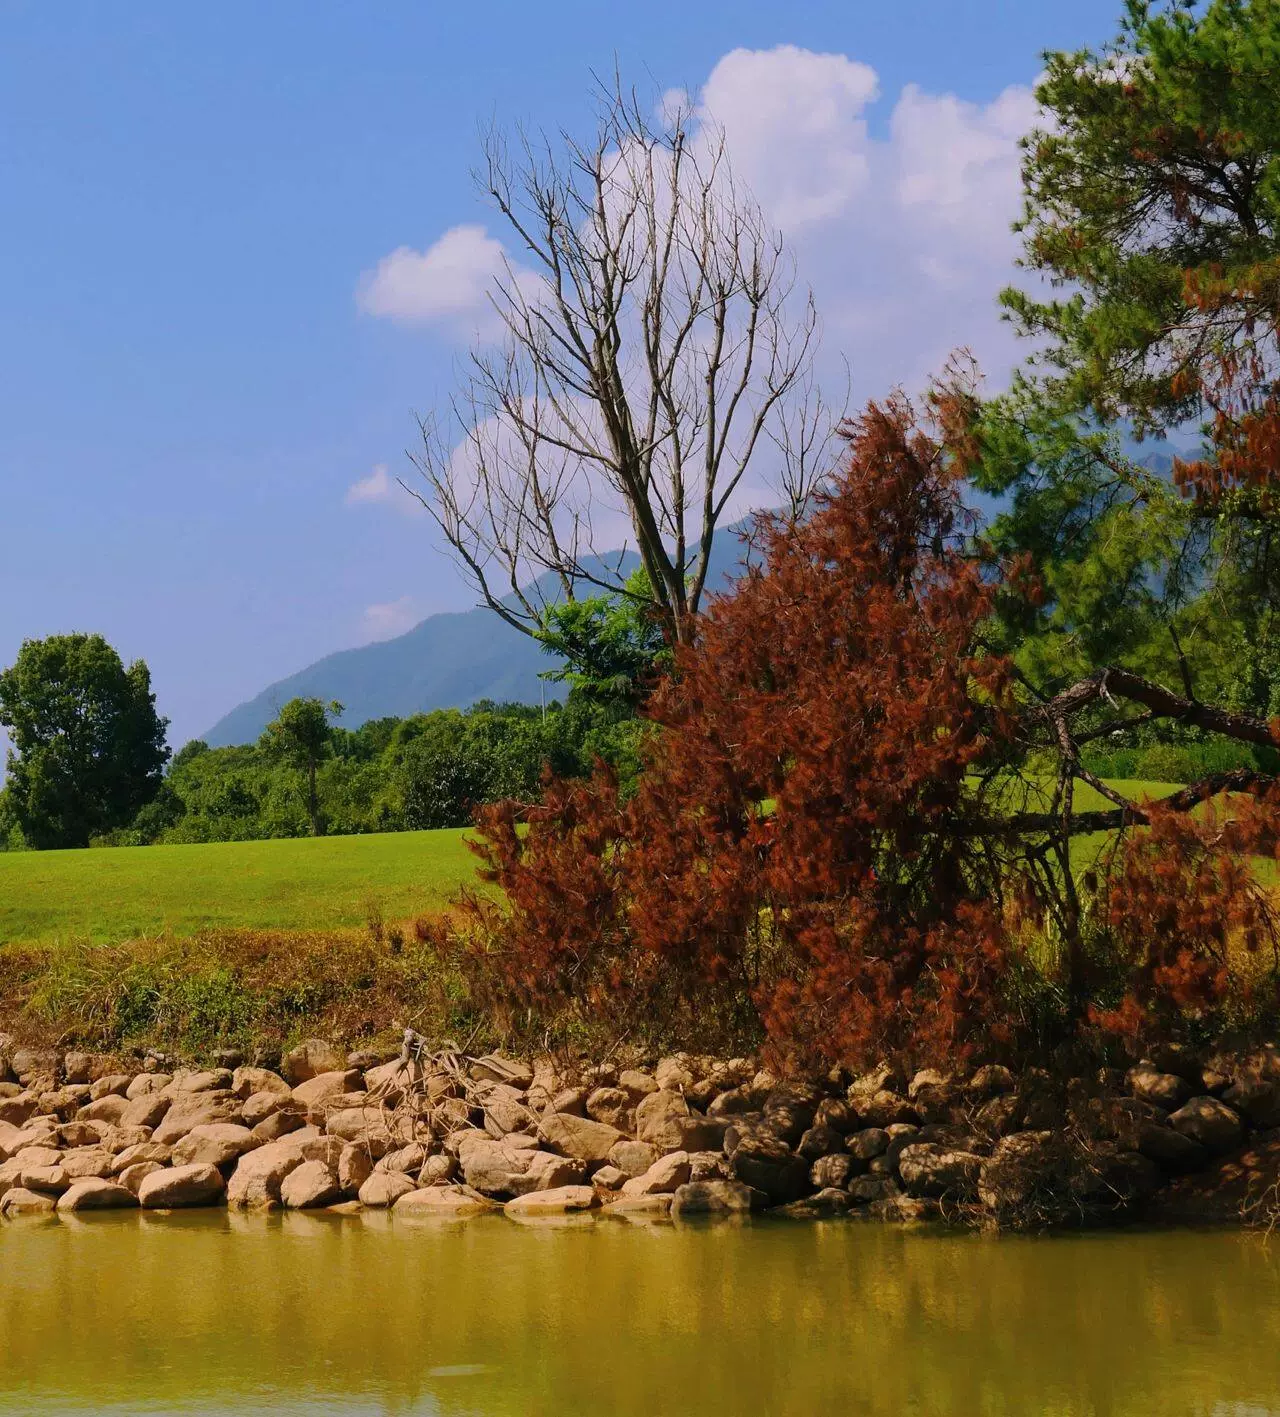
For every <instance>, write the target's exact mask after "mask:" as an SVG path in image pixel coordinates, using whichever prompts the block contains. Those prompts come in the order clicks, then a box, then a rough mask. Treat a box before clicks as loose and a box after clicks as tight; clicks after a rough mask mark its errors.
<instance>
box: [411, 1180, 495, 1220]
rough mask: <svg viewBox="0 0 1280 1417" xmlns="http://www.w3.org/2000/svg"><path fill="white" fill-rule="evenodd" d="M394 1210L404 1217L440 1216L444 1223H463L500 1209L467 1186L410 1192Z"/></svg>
mask: <svg viewBox="0 0 1280 1417" xmlns="http://www.w3.org/2000/svg"><path fill="white" fill-rule="evenodd" d="M394 1209H395V1211H396V1213H397V1214H400V1215H427V1216H440V1217H442V1218H444V1219H450V1220H461V1219H464V1218H466V1217H467V1216H470V1215H483V1214H484V1213H485V1212H486V1211H495V1210H498V1209H499V1206H498V1204H497V1203H496V1202H495V1201H491V1200H489V1199H488V1197H487V1196H482V1195H480V1194H479V1193H478V1192H477V1191H473V1190H471V1189H469V1188H468V1187H467V1186H431V1187H424V1188H422V1189H420V1190H416V1191H406V1192H405V1193H404V1194H403V1195H401V1196H400V1197H399V1198H398V1199H397V1200H396V1202H395V1206H394Z"/></svg>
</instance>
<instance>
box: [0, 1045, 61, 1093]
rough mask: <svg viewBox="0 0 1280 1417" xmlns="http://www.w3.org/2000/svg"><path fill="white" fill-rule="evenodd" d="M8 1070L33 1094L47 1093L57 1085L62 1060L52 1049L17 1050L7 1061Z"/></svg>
mask: <svg viewBox="0 0 1280 1417" xmlns="http://www.w3.org/2000/svg"><path fill="white" fill-rule="evenodd" d="M9 1070H10V1071H11V1072H12V1073H13V1075H14V1077H16V1078H17V1079H18V1081H19V1082H20V1083H21V1084H22V1085H23V1087H28V1088H31V1089H32V1091H35V1092H49V1091H52V1089H53V1088H54V1087H56V1086H57V1084H58V1075H59V1074H60V1073H61V1071H62V1060H61V1058H60V1057H59V1056H58V1054H57V1053H56V1052H55V1051H54V1050H53V1049H52V1048H19V1049H17V1050H16V1051H15V1052H14V1053H13V1055H12V1056H11V1057H10V1059H9Z"/></svg>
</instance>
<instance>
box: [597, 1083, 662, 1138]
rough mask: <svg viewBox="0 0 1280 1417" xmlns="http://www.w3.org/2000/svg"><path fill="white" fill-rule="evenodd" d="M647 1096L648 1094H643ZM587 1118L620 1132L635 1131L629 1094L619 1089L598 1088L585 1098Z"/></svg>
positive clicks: (634, 1119) (634, 1118) (633, 1109)
mask: <svg viewBox="0 0 1280 1417" xmlns="http://www.w3.org/2000/svg"><path fill="white" fill-rule="evenodd" d="M645 1095H646V1096H648V1094H647V1093H646V1094H645ZM587 1116H588V1117H590V1118H591V1120H592V1121H593V1122H603V1123H604V1124H605V1125H606V1126H609V1127H616V1128H617V1129H618V1131H620V1132H630V1131H634V1130H635V1123H636V1114H635V1107H634V1105H633V1104H632V1101H631V1094H630V1093H629V1092H625V1091H624V1090H623V1089H622V1088H620V1087H598V1088H596V1090H595V1091H594V1092H593V1093H591V1094H590V1096H589V1097H588V1098H587Z"/></svg>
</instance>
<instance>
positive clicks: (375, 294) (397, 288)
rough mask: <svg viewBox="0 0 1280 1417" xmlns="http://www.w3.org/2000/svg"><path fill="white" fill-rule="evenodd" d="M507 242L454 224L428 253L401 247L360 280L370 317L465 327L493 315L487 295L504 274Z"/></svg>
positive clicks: (358, 294) (362, 301)
mask: <svg viewBox="0 0 1280 1417" xmlns="http://www.w3.org/2000/svg"><path fill="white" fill-rule="evenodd" d="M505 268H506V267H505V262H504V257H503V250H502V242H501V241H499V240H497V239H496V238H495V237H492V236H490V235H489V234H488V232H487V231H486V230H485V228H484V227H483V226H455V227H451V228H450V229H449V230H448V231H446V232H445V233H444V235H443V236H442V237H440V239H439V240H438V241H436V242H435V243H434V245H431V246H428V247H427V249H426V250H425V251H414V250H413V249H411V248H410V247H408V246H400V247H398V248H397V249H396V250H394V251H392V252H391V254H390V255H389V256H384V257H383V258H382V260H381V261H379V262H378V264H377V266H376V267H375V268H374V269H373V270H372V271H367V272H366V273H365V274H364V275H363V276H362V277H361V279H360V284H359V286H358V287H357V290H356V302H357V304H358V305H359V307H360V309H361V310H363V311H364V312H365V314H367V315H377V316H380V317H382V318H384V319H389V320H397V321H400V322H401V323H403V324H430V323H433V322H439V321H443V322H445V323H451V324H458V325H462V326H464V327H465V326H466V325H467V323H468V322H471V323H474V322H475V321H476V319H477V318H483V317H484V316H485V315H486V313H487V312H489V305H488V292H489V290H490V289H491V288H492V285H493V282H494V280H495V279H496V278H497V277H499V276H501V275H502V274H503V273H504V271H505Z"/></svg>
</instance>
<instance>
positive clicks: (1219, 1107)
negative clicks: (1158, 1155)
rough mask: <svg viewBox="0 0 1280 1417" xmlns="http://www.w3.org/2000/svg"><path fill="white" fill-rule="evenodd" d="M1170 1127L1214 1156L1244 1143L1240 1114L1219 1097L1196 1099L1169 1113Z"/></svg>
mask: <svg viewBox="0 0 1280 1417" xmlns="http://www.w3.org/2000/svg"><path fill="white" fill-rule="evenodd" d="M1169 1125H1170V1126H1171V1127H1173V1128H1174V1130H1175V1131H1179V1132H1181V1133H1182V1134H1183V1136H1186V1137H1190V1138H1191V1140H1192V1141H1196V1142H1199V1143H1200V1145H1201V1146H1202V1147H1204V1149H1205V1150H1206V1151H1208V1152H1211V1153H1212V1154H1213V1155H1215V1156H1217V1155H1220V1154H1221V1153H1222V1152H1224V1151H1231V1150H1233V1149H1234V1148H1235V1147H1237V1146H1239V1145H1240V1143H1241V1142H1242V1141H1243V1140H1244V1125H1243V1123H1242V1122H1241V1121H1240V1114H1239V1113H1238V1112H1236V1111H1234V1110H1233V1109H1232V1108H1230V1107H1228V1106H1227V1104H1226V1103H1225V1102H1222V1101H1220V1100H1219V1099H1218V1098H1216V1097H1193V1098H1192V1099H1191V1101H1190V1102H1188V1103H1186V1104H1185V1105H1184V1106H1182V1107H1180V1108H1179V1109H1178V1110H1177V1111H1176V1112H1173V1113H1171V1114H1170V1116H1169Z"/></svg>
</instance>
